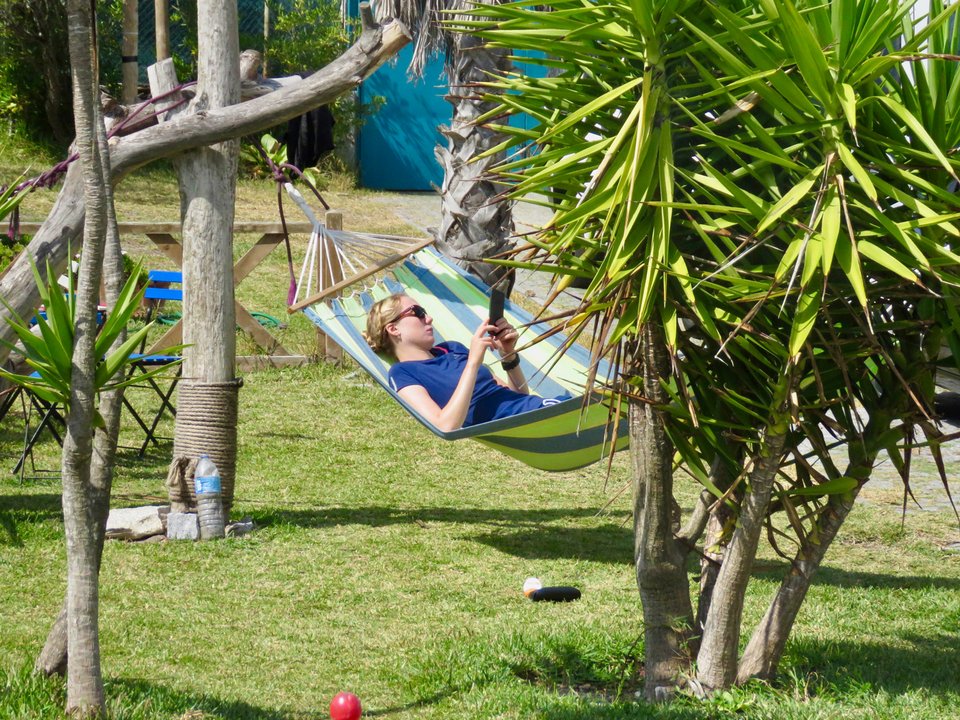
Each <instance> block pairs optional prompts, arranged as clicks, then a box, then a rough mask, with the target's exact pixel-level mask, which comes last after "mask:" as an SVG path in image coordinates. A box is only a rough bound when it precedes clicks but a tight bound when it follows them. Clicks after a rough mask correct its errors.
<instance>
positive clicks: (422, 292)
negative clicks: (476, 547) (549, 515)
mask: <svg viewBox="0 0 960 720" xmlns="http://www.w3.org/2000/svg"><path fill="white" fill-rule="evenodd" d="M394 275H395V277H396V279H395V280H394V279H391V278H384V280H383V281H382V282H381V283H378V284H377V285H376V286H374V287H373V288H372V289H371V290H369V291H366V292H363V293H359V294H355V295H351V296H349V297H344V298H340V299H338V300H334V301H330V300H328V301H327V303H326V304H325V303H316V304H314V305H311V306H308V307H305V308H304V309H303V311H304V313H305V314H306V315H307V317H309V318H310V319H311V320H312V321H313V322H314V323H316V324H317V325H318V326H319V327H320V329H321V330H323V332H324V333H325V334H326V336H327V337H328V338H330V339H332V340H333V341H334V342H336V343H337V344H338V345H339V346H340V347H342V348H343V349H344V350H345V351H346V352H347V353H348V354H349V355H350V356H351V357H352V358H353V359H354V360H356V361H357V362H358V363H359V364H360V366H361V367H363V369H364V370H366V372H367V373H369V374H370V375H371V376H372V377H373V378H374V379H375V380H376V381H377V382H378V383H379V384H380V386H381V387H382V388H383V389H384V390H386V391H387V392H388V393H389V394H390V395H391V396H392V397H393V398H394V399H395V400H396V401H397V402H399V403H400V404H401V405H402V406H403V407H404V408H405V409H406V410H407V411H408V412H409V413H410V414H411V415H413V416H414V417H415V418H417V420H419V421H420V422H421V423H422V424H423V425H425V426H426V427H427V428H429V429H430V430H431V431H432V432H433V433H434V434H436V435H438V436H439V437H441V438H443V439H445V440H458V439H460V438H471V439H473V440H477V441H479V442H482V443H484V444H485V445H488V446H490V447H492V448H495V449H496V450H499V451H500V452H502V453H505V454H506V455H509V456H511V457H513V458H516V459H517V460H520V461H521V462H524V463H526V464H527V465H530V466H531V467H535V468H538V469H541V470H550V471H557V472H559V471H567V470H575V469H577V468H581V467H584V466H586V465H590V464H592V463H595V462H597V461H599V460H602V459H603V458H604V457H606V456H607V455H608V454H609V452H610V450H611V446H612V445H615V446H616V449H617V450H622V449H624V448H626V447H627V440H628V437H627V429H628V423H627V422H626V420H625V419H624V420H622V421H621V422H619V423H618V434H617V437H616V438H613V437H612V436H611V435H612V424H611V415H610V408H609V405H608V404H607V401H606V399H605V398H604V397H602V396H601V395H599V394H596V393H595V394H594V395H593V396H591V399H590V403H588V404H587V405H586V407H584V403H583V397H582V394H583V387H584V382H585V379H586V376H587V371H588V363H589V361H590V353H589V352H588V351H587V350H586V348H583V347H580V346H578V345H573V346H572V347H570V348H569V349H568V350H567V352H566V353H565V354H564V355H562V356H559V358H558V357H557V356H556V350H557V349H558V348H559V347H560V345H561V344H562V343H563V337H561V336H559V335H555V336H553V337H550V338H548V339H546V340H544V341H542V342H539V343H537V344H535V345H533V346H531V347H529V348H527V349H525V350H524V351H523V353H522V355H521V366H522V368H523V371H524V373H525V375H526V376H527V378H528V382H529V385H530V388H531V391H532V392H535V393H537V394H539V395H543V396H545V397H552V396H556V395H559V394H562V393H565V392H566V393H570V394H573V395H575V396H576V395H580V397H574V398H573V399H571V400H566V401H564V402H561V403H559V404H557V405H551V406H548V407H544V408H540V409H537V410H533V411H531V412H526V413H523V414H521V415H514V416H512V417H507V418H501V419H499V420H493V421H491V422H488V423H482V424H480V425H472V426H470V427H466V428H460V429H459V430H454V431H451V432H444V431H442V430H439V429H437V428H436V427H434V426H433V425H432V424H431V423H430V422H429V421H427V420H426V419H425V418H424V417H422V416H421V415H420V414H419V413H417V412H416V411H415V410H414V409H413V408H412V407H410V406H409V405H408V404H407V403H406V402H405V401H404V400H403V398H401V397H400V396H399V395H398V394H397V393H396V391H394V390H393V388H391V387H390V384H389V382H388V380H387V371H388V370H389V367H390V362H389V361H388V360H387V359H385V358H383V357H381V356H379V355H377V354H376V353H374V352H373V351H372V350H371V349H370V347H369V346H368V345H367V343H366V341H365V340H364V339H363V329H364V328H365V326H366V319H367V312H368V310H369V308H370V306H371V305H372V304H373V303H374V302H376V301H377V300H379V299H380V298H382V297H386V296H387V295H390V294H393V293H395V292H409V293H410V294H411V295H413V296H414V297H415V298H416V299H417V301H418V302H420V303H421V304H422V305H423V306H424V307H425V308H426V310H427V312H428V313H430V315H431V316H432V317H433V318H434V321H435V325H436V330H435V331H436V333H437V336H438V342H440V341H441V340H442V339H447V340H459V341H461V342H464V344H468V343H469V341H470V340H469V339H470V337H471V336H472V335H473V332H474V330H476V328H477V326H478V325H479V324H480V321H481V320H482V319H483V318H484V317H486V313H487V303H488V298H489V288H488V287H487V286H486V285H485V284H484V283H483V282H481V281H480V280H478V279H477V278H475V277H474V276H472V275H469V274H468V273H466V271H464V270H462V269H461V268H459V267H457V266H456V265H454V264H453V263H451V262H450V261H449V260H447V259H446V258H445V257H444V256H443V255H441V254H440V253H439V252H437V251H436V250H433V249H432V248H425V249H422V250H419V251H418V252H416V253H415V254H414V255H412V256H410V257H409V258H407V259H406V260H405V261H404V262H403V264H402V265H400V266H398V267H396V268H395V269H394ZM504 315H505V317H506V318H507V320H508V321H509V322H510V323H511V324H513V325H514V326H515V327H518V328H521V327H524V329H523V330H522V331H521V338H520V344H521V345H522V344H523V342H524V338H527V339H530V338H533V337H535V336H536V335H538V334H540V333H541V332H543V331H544V330H546V329H548V328H547V326H546V325H545V324H541V323H537V324H533V325H530V323H531V322H532V320H533V318H532V316H531V315H530V314H529V313H527V312H526V311H525V310H523V309H522V308H520V307H518V306H516V305H515V304H513V303H511V302H509V301H508V302H507V304H506V308H505V310H504ZM441 334H443V336H444V337H443V338H441V337H440V335H441ZM544 367H551V371H550V375H549V376H548V375H546V374H544V373H543V372H542V371H541V368H544ZM608 370H609V368H608V367H607V365H606V363H604V364H603V365H602V366H601V367H600V368H599V371H598V373H597V377H598V378H605V377H607V374H608Z"/></svg>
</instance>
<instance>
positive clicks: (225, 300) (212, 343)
mask: <svg viewBox="0 0 960 720" xmlns="http://www.w3.org/2000/svg"><path fill="white" fill-rule="evenodd" d="M197 30H198V40H199V43H198V47H199V58H198V60H199V66H198V79H197V80H198V82H197V97H196V99H195V100H194V103H193V109H194V111H205V110H206V109H207V108H209V109H217V108H222V107H226V106H229V105H234V104H236V103H238V102H239V101H240V49H239V46H238V44H237V43H238V39H237V5H236V3H235V2H230V0H208V2H206V3H204V4H201V5H200V7H199V12H198V17H197ZM239 147H240V146H239V141H238V140H228V141H226V142H223V143H218V144H216V145H212V146H210V147H207V148H200V149H198V150H195V151H193V152H191V153H188V154H186V155H184V156H183V157H182V158H181V159H180V160H179V161H178V163H177V174H178V177H179V180H180V211H181V217H182V223H183V232H182V237H183V342H184V344H185V345H186V346H187V348H186V350H185V351H184V356H185V358H186V359H185V361H184V366H183V377H184V379H183V380H182V381H181V386H180V387H181V390H180V396H179V397H180V401H181V403H183V404H184V407H183V408H182V409H181V412H178V413H177V427H176V438H175V441H174V446H175V447H174V455H175V458H176V457H180V456H184V457H188V458H190V459H197V457H198V456H199V455H200V454H201V453H204V452H205V453H206V454H208V455H210V457H211V458H212V459H213V460H214V462H215V463H216V465H217V467H218V468H219V470H220V474H221V476H222V477H223V489H224V501H225V503H224V504H225V505H227V506H228V507H229V504H230V502H231V501H232V498H233V487H234V468H235V466H236V456H237V436H236V419H237V418H236V412H235V402H236V400H235V395H234V396H233V397H230V398H228V399H227V402H221V401H220V400H218V398H220V397H221V393H222V392H223V388H222V386H224V385H227V387H229V383H232V382H233V381H234V379H235V375H236V372H235V370H236V368H235V365H236V337H237V336H236V318H235V315H234V292H233V215H234V198H235V196H236V182H237V154H238V152H239ZM214 384H219V385H220V386H221V388H220V389H219V390H217V389H214V387H213V385H214ZM233 392H234V393H235V392H236V387H235V386H234V388H233ZM189 404H198V405H199V404H202V405H203V406H204V407H205V408H206V411H205V413H202V414H201V413H197V412H193V411H192V410H191V408H190V407H187V405H189ZM203 415H206V417H203ZM173 493H175V496H174V494H171V498H170V499H171V502H179V501H181V499H182V495H181V489H180V488H176V489H174V491H173Z"/></svg>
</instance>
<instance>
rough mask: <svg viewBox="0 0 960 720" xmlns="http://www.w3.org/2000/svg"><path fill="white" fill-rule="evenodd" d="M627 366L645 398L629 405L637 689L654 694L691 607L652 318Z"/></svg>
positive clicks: (659, 346) (683, 642) (663, 367)
mask: <svg viewBox="0 0 960 720" xmlns="http://www.w3.org/2000/svg"><path fill="white" fill-rule="evenodd" d="M635 365H636V367H637V370H638V371H639V372H640V373H642V377H643V394H644V396H645V397H646V398H649V399H650V400H651V401H652V402H653V404H645V403H644V404H640V403H632V404H631V406H630V455H631V457H632V459H633V477H634V511H633V512H634V515H633V522H634V559H635V561H636V572H637V586H638V587H639V589H640V601H641V603H642V604H643V623H644V648H645V662H644V666H645V671H646V682H645V693H646V696H647V699H649V700H662V699H666V698H668V697H669V696H670V694H671V693H672V691H673V688H674V687H675V686H676V682H677V680H678V678H679V676H680V673H681V672H682V671H684V670H685V669H686V668H687V666H688V664H689V661H690V657H689V653H688V650H687V641H688V640H689V638H690V633H691V630H692V627H693V610H692V607H691V605H690V587H689V584H688V582H687V572H686V567H685V566H686V562H685V561H686V550H685V549H684V548H682V547H681V546H680V544H679V543H678V542H677V541H676V539H675V538H674V522H673V447H672V445H671V443H670V441H669V439H668V438H667V435H666V433H665V431H664V428H663V420H662V418H661V417H660V411H659V410H658V408H657V405H666V404H667V403H668V402H669V396H668V395H667V393H666V392H665V391H664V390H663V388H662V387H661V385H660V381H661V380H662V379H665V378H667V377H668V376H669V373H670V363H669V359H668V357H667V348H666V344H665V342H664V340H663V337H662V331H661V330H660V329H659V328H658V327H656V326H655V325H654V324H652V323H648V324H647V325H646V326H645V327H644V329H643V333H642V335H641V337H640V340H639V341H638V344H637V357H636V358H635Z"/></svg>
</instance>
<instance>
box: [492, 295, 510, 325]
mask: <svg viewBox="0 0 960 720" xmlns="http://www.w3.org/2000/svg"><path fill="white" fill-rule="evenodd" d="M506 299H507V296H506V295H504V293H503V290H500V289H499V288H496V287H495V288H493V290H491V291H490V324H491V325H495V324H496V322H497V320H499V319H500V318H502V317H503V303H504V302H505V301H506Z"/></svg>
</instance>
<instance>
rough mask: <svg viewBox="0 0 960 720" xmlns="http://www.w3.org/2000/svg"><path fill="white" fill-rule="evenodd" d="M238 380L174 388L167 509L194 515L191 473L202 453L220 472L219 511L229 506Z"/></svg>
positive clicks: (233, 474)
mask: <svg viewBox="0 0 960 720" xmlns="http://www.w3.org/2000/svg"><path fill="white" fill-rule="evenodd" d="M242 384H243V381H242V380H241V379H239V378H238V379H236V380H231V381H228V382H212V383H210V382H207V383H205V382H197V381H187V380H182V381H181V382H180V384H179V385H178V386H177V427H176V433H175V436H174V439H173V462H172V463H171V464H170V471H169V474H168V476H167V493H168V496H169V498H170V505H171V509H172V510H174V511H179V512H196V508H197V496H196V492H195V491H194V484H193V471H194V469H195V468H196V461H197V459H198V458H199V457H200V456H201V455H202V454H203V453H206V454H207V455H209V456H210V459H211V460H213V462H214V464H216V466H217V470H219V471H220V486H221V493H222V496H223V512H224V515H225V516H229V512H230V507H231V506H232V505H233V489H234V480H235V478H236V468H237V405H238V395H239V390H240V386H241V385H242Z"/></svg>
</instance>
